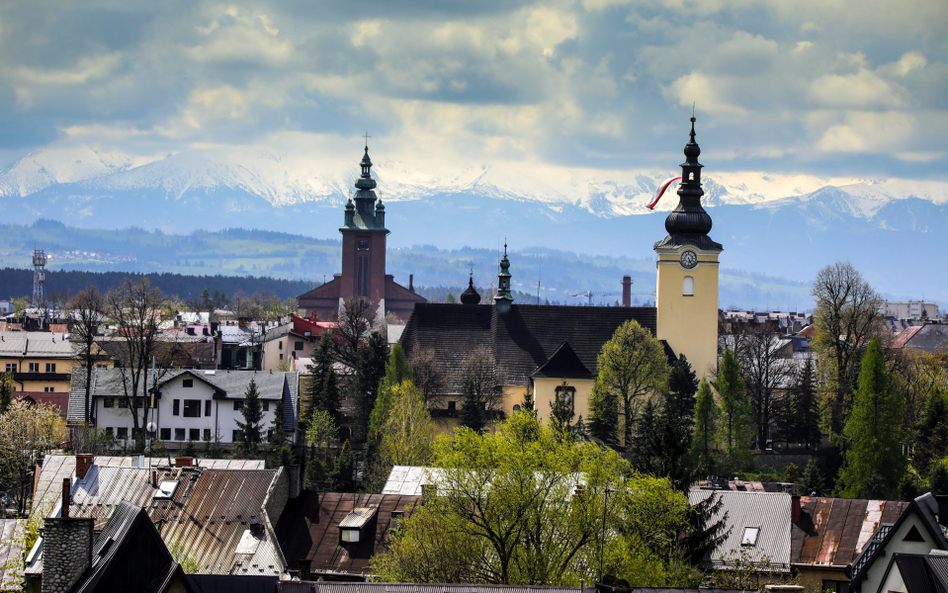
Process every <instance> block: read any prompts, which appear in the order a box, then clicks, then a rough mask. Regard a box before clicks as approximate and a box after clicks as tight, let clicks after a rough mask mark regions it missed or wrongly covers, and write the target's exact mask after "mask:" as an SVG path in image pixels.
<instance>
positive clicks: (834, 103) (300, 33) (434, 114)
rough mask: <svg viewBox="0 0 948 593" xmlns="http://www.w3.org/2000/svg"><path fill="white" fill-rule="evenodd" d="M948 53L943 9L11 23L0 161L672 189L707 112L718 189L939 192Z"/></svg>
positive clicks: (284, 8) (336, 10) (370, 10)
mask: <svg viewBox="0 0 948 593" xmlns="http://www.w3.org/2000/svg"><path fill="white" fill-rule="evenodd" d="M136 4H137V5H138V6H137V7H136V6H135V5H136ZM946 32H948V2H945V1H944V0H861V1H859V2H853V1H846V0H770V1H761V0H730V1H728V0H639V1H635V2H627V1H623V0H582V1H574V2H565V1H563V2H561V1H557V0H541V1H536V2H529V1H525V0H470V1H465V2H461V1H448V0H398V1H392V0H360V1H358V2H342V1H339V2H335V1H332V2H331V1H323V2H319V1H312V0H309V1H303V0H296V1H292V0H291V1H279V2H277V1H273V2H247V3H240V4H228V3H215V2H194V1H191V0H188V1H175V0H167V1H166V0H162V1H150V2H137V3H136V2H129V1H128V0H116V1H109V0H82V1H81V2H74V1H60V2H52V1H46V0H31V1H30V2H16V1H13V0H6V1H5V2H2V3H0V55H2V59H0V161H3V163H7V162H10V161H12V160H14V159H16V158H18V157H19V156H22V155H23V154H25V153H27V152H28V151H30V150H34V149H36V148H40V147H43V146H49V145H68V144H88V145H92V146H97V147H102V148H105V149H109V150H112V149H114V150H122V151H125V152H129V153H133V154H143V155H148V154H165V153H168V152H177V151H181V150H186V149H188V148H203V147H216V146H235V145H236V146H267V147H275V148H278V149H280V150H285V151H291V152H292V151H302V152H307V153H319V152H325V153H327V154H332V153H338V152H340V151H343V152H344V151H350V152H351V151H353V150H355V151H358V147H359V142H360V140H359V136H360V135H361V134H362V133H363V132H365V131H368V132H369V133H370V134H371V135H372V137H373V138H372V140H371V141H370V142H371V143H372V145H373V148H374V150H376V151H377V152H382V153H383V154H384V155H385V156H395V157H398V158H399V159H402V160H405V161H409V162H411V161H414V162H419V163H421V162H431V161H433V160H437V159H442V160H443V159H450V160H455V161H458V162H464V163H468V162H498V161H508V162H522V163H524V165H525V166H528V165H529V164H531V163H543V164H545V165H554V166H563V167H578V166H583V167H603V168H608V169H616V168H624V167H629V168H638V167H651V166H655V165H657V164H663V165H665V164H668V163H669V162H671V163H672V166H673V165H674V164H677V162H678V160H679V158H680V150H681V146H682V144H683V142H684V141H685V139H686V133H685V132H686V130H687V126H688V117H689V116H690V115H691V105H692V102H695V103H696V104H697V116H698V122H699V123H698V130H699V141H700V142H701V144H702V148H703V151H704V158H703V160H704V161H705V162H706V164H708V165H709V166H712V163H713V168H714V169H717V170H730V171H740V170H751V169H752V170H758V171H760V170H773V171H774V172H781V173H790V172H798V173H816V174H824V175H842V176H880V177H882V176H896V177H917V178H922V177H931V176H936V177H937V176H939V175H944V172H945V171H946V169H948V168H946V165H948V157H946V152H948V148H946V147H948V142H946V138H948V35H946ZM373 154H375V153H373ZM670 159H674V161H670Z"/></svg>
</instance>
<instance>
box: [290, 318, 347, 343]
mask: <svg viewBox="0 0 948 593" xmlns="http://www.w3.org/2000/svg"><path fill="white" fill-rule="evenodd" d="M290 319H292V320H293V333H294V334H297V335H300V336H305V335H306V332H309V335H311V336H314V337H318V336H321V335H323V332H324V331H326V330H327V329H333V328H336V327H339V322H337V321H319V320H317V318H316V314H315V313H314V314H313V317H312V318H311V319H303V318H302V317H297V316H296V315H293V314H290Z"/></svg>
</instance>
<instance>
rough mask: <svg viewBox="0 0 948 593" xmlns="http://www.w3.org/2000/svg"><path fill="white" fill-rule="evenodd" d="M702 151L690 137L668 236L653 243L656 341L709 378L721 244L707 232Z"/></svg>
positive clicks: (715, 341) (713, 362)
mask: <svg viewBox="0 0 948 593" xmlns="http://www.w3.org/2000/svg"><path fill="white" fill-rule="evenodd" d="M699 154H701V149H700V148H698V143H697V142H695V118H694V116H692V117H691V140H690V141H689V142H688V144H686V145H685V162H684V163H682V165H681V183H680V184H679V186H678V197H679V201H678V206H676V207H675V209H674V210H673V211H672V212H671V213H670V214H669V215H668V218H666V219H665V230H666V231H668V236H667V237H665V238H664V239H662V240H661V241H659V242H658V243H656V244H655V251H656V252H657V253H658V263H657V267H658V283H657V286H656V291H655V305H656V308H657V309H658V335H657V337H658V339H659V340H665V341H666V342H667V343H668V345H669V346H671V348H672V350H674V351H675V354H679V355H681V354H684V355H685V356H686V357H687V359H688V362H689V363H691V367H692V368H693V369H694V371H695V373H696V374H697V375H698V377H699V378H700V377H709V376H710V375H711V374H712V373H713V372H714V369H715V368H716V367H717V360H718V255H719V254H720V253H721V251H723V249H724V248H723V247H722V246H721V244H720V243H715V242H714V241H712V240H711V238H710V237H709V236H708V232H709V231H710V230H711V216H710V215H709V214H708V213H707V212H706V211H705V210H704V208H702V207H701V196H703V195H704V190H702V189H701V167H702V165H701V164H700V163H698V155H699Z"/></svg>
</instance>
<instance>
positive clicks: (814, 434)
mask: <svg viewBox="0 0 948 593" xmlns="http://www.w3.org/2000/svg"><path fill="white" fill-rule="evenodd" d="M815 378H816V377H815V374H814V369H813V361H812V360H810V359H809V358H808V359H806V362H804V363H803V367H802V368H801V369H800V370H799V372H798V373H797V377H796V384H795V385H794V387H793V389H792V391H791V392H790V395H789V397H790V427H789V433H790V434H792V435H794V437H795V438H796V439H798V440H801V439H802V440H803V444H804V445H805V446H806V449H807V450H808V451H809V450H810V449H811V448H816V447H817V446H819V444H820V436H821V435H820V406H819V397H818V394H817V392H816V384H815Z"/></svg>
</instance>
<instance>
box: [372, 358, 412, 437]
mask: <svg viewBox="0 0 948 593" xmlns="http://www.w3.org/2000/svg"><path fill="white" fill-rule="evenodd" d="M411 380H412V372H411V365H409V364H408V358H407V357H406V356H405V351H404V350H403V349H402V346H401V344H395V346H393V347H392V353H391V354H390V355H389V357H388V361H387V362H386V363H385V378H384V379H383V380H382V383H381V384H380V385H379V391H378V395H377V396H376V398H375V405H374V406H373V408H372V414H371V415H370V416H369V439H368V444H369V449H375V448H376V447H377V446H378V443H379V441H380V437H381V433H382V427H383V426H384V425H385V422H386V420H387V419H388V413H389V410H390V409H391V407H392V402H393V399H394V394H393V390H394V388H395V386H397V385H401V384H402V383H403V382H405V381H411Z"/></svg>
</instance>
